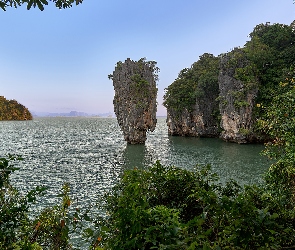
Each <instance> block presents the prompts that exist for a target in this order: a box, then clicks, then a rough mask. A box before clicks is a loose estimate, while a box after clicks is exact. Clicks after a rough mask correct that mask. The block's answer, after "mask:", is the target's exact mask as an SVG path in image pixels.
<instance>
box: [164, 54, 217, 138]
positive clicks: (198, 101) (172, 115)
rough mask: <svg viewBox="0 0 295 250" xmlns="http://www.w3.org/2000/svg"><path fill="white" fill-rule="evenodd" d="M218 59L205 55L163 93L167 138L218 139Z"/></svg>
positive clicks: (181, 73) (183, 72) (184, 71)
mask: <svg viewBox="0 0 295 250" xmlns="http://www.w3.org/2000/svg"><path fill="white" fill-rule="evenodd" d="M218 66H219V59H218V58H217V57H214V56H213V55H212V54H208V53H205V54H203V55H202V56H200V60H199V61H197V62H195V63H194V64H193V65H192V66H191V68H189V69H185V70H183V71H181V72H180V74H179V76H178V78H177V79H176V80H175V81H174V82H173V83H172V84H171V85H170V86H169V87H168V88H167V89H166V90H167V91H166V94H165V96H164V100H165V101H164V105H165V106H166V108H167V125H168V134H169V135H181V136H200V137H217V136H218V135H219V115H218V102H217V101H216V98H217V97H218V93H219V89H218V72H219V70H218Z"/></svg>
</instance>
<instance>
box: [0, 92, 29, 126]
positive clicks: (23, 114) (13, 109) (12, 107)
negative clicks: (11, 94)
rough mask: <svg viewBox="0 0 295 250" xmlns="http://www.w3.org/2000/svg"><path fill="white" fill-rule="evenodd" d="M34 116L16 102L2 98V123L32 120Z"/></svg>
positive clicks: (0, 100) (0, 103)
mask: <svg viewBox="0 0 295 250" xmlns="http://www.w3.org/2000/svg"><path fill="white" fill-rule="evenodd" d="M32 119H33V117H32V114H31V113H30V111H29V110H28V109H27V108H26V107H25V106H24V105H22V104H20V103H18V102H17V101H16V100H7V99H6V98H5V97H4V96H0V121H10V120H32Z"/></svg>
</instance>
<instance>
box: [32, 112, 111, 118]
mask: <svg viewBox="0 0 295 250" xmlns="http://www.w3.org/2000/svg"><path fill="white" fill-rule="evenodd" d="M32 114H33V117H114V114H113V113H111V112H109V113H103V114H88V113H85V112H79V111H71V112H69V113H51V112H32Z"/></svg>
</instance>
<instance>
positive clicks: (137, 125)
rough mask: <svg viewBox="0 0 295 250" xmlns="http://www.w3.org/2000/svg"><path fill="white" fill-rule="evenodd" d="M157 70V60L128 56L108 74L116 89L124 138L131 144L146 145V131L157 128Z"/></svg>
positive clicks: (119, 121) (116, 101) (117, 105)
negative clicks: (136, 59) (131, 58)
mask: <svg viewBox="0 0 295 250" xmlns="http://www.w3.org/2000/svg"><path fill="white" fill-rule="evenodd" d="M158 71H159V68H158V67H156V62H155V61H146V59H145V58H141V59H140V60H138V61H133V60H130V58H127V59H126V60H125V62H118V63H117V65H116V67H115V70H114V72H113V74H112V75H109V79H112V80H113V86H114V90H115V96H114V100H113V104H114V112H115V114H116V117H117V120H118V123H119V126H120V128H121V130H122V131H123V135H124V139H125V140H126V141H127V142H128V143H130V144H143V143H144V142H145V141H146V132H147V131H153V130H154V129H155V127H156V123H157V119H156V111H157V102H156V97H157V91H158V89H157V86H156V81H157V80H158V75H157V73H158Z"/></svg>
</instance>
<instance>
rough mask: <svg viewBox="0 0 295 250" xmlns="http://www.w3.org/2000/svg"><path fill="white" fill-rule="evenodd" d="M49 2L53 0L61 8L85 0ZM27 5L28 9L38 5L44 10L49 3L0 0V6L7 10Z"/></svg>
mask: <svg viewBox="0 0 295 250" xmlns="http://www.w3.org/2000/svg"><path fill="white" fill-rule="evenodd" d="M49 2H53V3H54V4H55V6H56V7H57V8H59V9H66V8H71V7H72V6H73V4H76V5H78V4H80V3H82V2H83V0H49ZM23 4H25V5H27V9H28V10H29V9H31V8H32V7H34V8H35V7H36V6H37V7H38V8H39V9H40V10H41V11H43V10H44V6H45V5H48V1H47V0H0V8H2V10H4V11H5V10H6V8H7V7H15V8H17V7H18V6H21V5H23Z"/></svg>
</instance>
